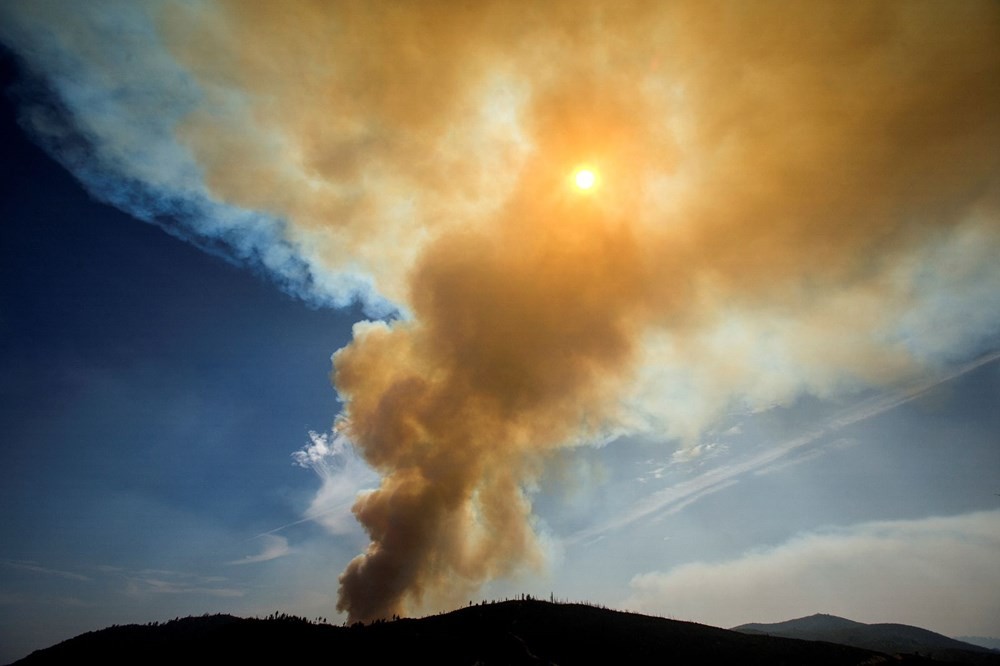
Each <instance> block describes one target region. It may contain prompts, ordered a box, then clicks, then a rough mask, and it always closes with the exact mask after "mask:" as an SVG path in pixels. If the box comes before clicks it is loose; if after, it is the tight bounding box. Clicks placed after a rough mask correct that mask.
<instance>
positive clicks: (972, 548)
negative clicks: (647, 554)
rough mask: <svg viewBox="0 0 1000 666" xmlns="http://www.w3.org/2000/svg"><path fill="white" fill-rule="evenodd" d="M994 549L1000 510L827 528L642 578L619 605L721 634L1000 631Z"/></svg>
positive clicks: (999, 573) (999, 571) (998, 542)
mask: <svg viewBox="0 0 1000 666" xmlns="http://www.w3.org/2000/svg"><path fill="white" fill-rule="evenodd" d="M998 547H1000V511H985V512H978V513H969V514H963V515H959V516H950V517H932V518H924V519H919V520H906V521H888V522H872V523H862V524H859V525H852V526H849V527H843V528H830V529H826V530H822V531H816V532H810V533H804V534H800V535H798V536H796V537H794V538H792V539H790V540H789V541H787V542H785V543H783V544H780V545H778V546H775V547H772V548H768V549H765V550H759V551H754V552H750V553H747V554H745V555H743V556H742V557H739V558H736V559H733V560H728V561H724V562H717V563H702V562H695V563H691V564H685V565H681V566H679V567H676V568H674V569H671V570H670V571H667V572H651V573H646V574H642V575H639V576H636V577H634V578H633V579H632V582H631V588H632V595H631V596H630V597H629V598H627V599H626V600H625V601H623V602H622V604H621V607H623V608H629V609H632V610H636V611H642V612H651V613H657V614H669V615H671V616H672V617H677V618H682V619H685V620H691V621H695V622H705V623H708V624H714V625H717V626H724V627H730V626H735V625H738V624H743V623H746V622H777V621H782V620H788V619H792V618H796V617H801V616H805V615H810V614H813V613H817V612H824V613H830V614H833V615H840V616H844V617H848V618H851V619H853V620H857V621H861V622H901V623H906V624H912V625H916V626H921V627H925V628H928V629H931V630H934V631H938V632H942V633H946V634H954V633H956V632H961V631H966V629H967V628H970V627H973V628H975V629H974V631H976V632H980V633H982V634H983V635H989V634H996V633H997V631H998V629H1000V625H997V623H996V618H997V617H1000V597H998V596H997V594H996V590H997V589H1000V564H998V563H997V559H996V552H997V548H998ZM969 630H970V631H971V630H972V629H969Z"/></svg>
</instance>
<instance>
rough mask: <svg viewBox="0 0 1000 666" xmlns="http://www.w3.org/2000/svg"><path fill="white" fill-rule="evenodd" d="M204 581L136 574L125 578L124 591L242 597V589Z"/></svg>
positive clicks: (134, 593) (137, 593)
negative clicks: (166, 578) (208, 583)
mask: <svg viewBox="0 0 1000 666" xmlns="http://www.w3.org/2000/svg"><path fill="white" fill-rule="evenodd" d="M205 582H206V581H200V580H199V581H191V582H187V581H178V580H164V579H163V578H151V577H144V576H137V577H132V578H128V579H127V580H126V586H125V593H126V594H129V595H131V596H141V595H144V594H192V595H206V596H210V597H242V596H243V594H244V591H243V590H242V589H239V588H236V587H220V586H213V585H207V584H204V583H205Z"/></svg>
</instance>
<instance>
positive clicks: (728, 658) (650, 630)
mask: <svg viewBox="0 0 1000 666" xmlns="http://www.w3.org/2000/svg"><path fill="white" fill-rule="evenodd" d="M317 657H319V658H320V660H321V661H323V662H331V663H336V664H355V663H399V664H415V663H433V664H464V665H471V664H482V665H483V666H487V665H490V664H515V665H520V664H560V665H561V666H572V665H573V664H720V663H722V664H747V665H755V664H759V665H764V664H767V665H771V664H810V665H814V666H825V665H829V666H839V665H844V666H846V665H855V664H878V663H887V664H888V663H892V664H894V665H895V664H903V665H911V664H933V663H935V662H933V661H930V660H928V659H925V658H922V657H913V656H908V657H904V658H902V659H894V658H893V657H889V656H887V655H884V654H878V653H876V652H873V651H870V650H866V649H861V648H856V647H850V646H846V645H834V644H831V643H816V642H807V641H799V640H790V639H786V638H774V637H769V636H762V635H752V634H749V633H740V632H735V631H728V630H726V629H718V628H715V627H708V626H705V625H700V624H693V623H690V622H678V621H675V620H666V619H663V618H658V617H649V616H645V615H637V614H632V613H622V612H618V611H611V610H605V609H601V608H595V607H593V606H587V605H581V604H552V603H548V602H542V601H510V602H503V603H493V604H484V605H478V606H470V607H468V608H463V609H461V610H457V611H453V612H451V613H447V614H444V615H436V616H432V617H426V618H422V619H418V620H413V619H402V620H395V621H380V622H377V623H374V624H370V625H367V626H362V625H360V624H359V625H356V626H354V627H335V626H330V625H326V624H313V623H310V622H307V621H306V620H303V619H301V618H295V617H287V616H279V617H278V618H274V619H267V620H260V619H241V618H237V617H233V616H230V615H214V616H207V617H190V618H185V619H182V620H174V621H171V622H167V623H165V624H159V625H144V626H139V625H130V626H120V627H111V628H109V629H103V630H101V631H96V632H91V633H87V634H83V635H81V636H77V637H76V638H72V639H70V640H68V641H65V642H63V643H60V644H58V645H56V646H53V647H50V648H47V649H45V650H39V651H37V652H34V653H32V654H31V655H29V656H28V657H26V658H24V659H22V660H21V661H19V662H17V664H18V666H21V665H24V666H38V665H44V664H74V663H80V664H89V663H95V664H102V665H106V664H141V663H179V664H184V666H193V665H194V664H204V663H213V664H215V663H283V664H286V663H315V662H316V661H317Z"/></svg>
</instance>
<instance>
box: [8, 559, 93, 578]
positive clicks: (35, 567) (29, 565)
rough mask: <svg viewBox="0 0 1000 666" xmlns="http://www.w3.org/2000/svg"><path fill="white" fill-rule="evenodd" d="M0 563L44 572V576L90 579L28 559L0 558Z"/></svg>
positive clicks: (14, 567) (24, 569) (40, 572)
mask: <svg viewBox="0 0 1000 666" xmlns="http://www.w3.org/2000/svg"><path fill="white" fill-rule="evenodd" d="M0 564H2V565H4V566H7V567H11V568H13V569H21V570H22V571H31V572H33V573H38V574H44V575H46V576H59V577H60V578H68V579H69V580H81V581H89V580H92V579H91V578H90V577H89V576H84V575H83V574H79V573H75V572H73V571H64V570H62V569H51V568H49V567H43V566H40V565H39V564H37V563H36V562H29V561H18V560H0Z"/></svg>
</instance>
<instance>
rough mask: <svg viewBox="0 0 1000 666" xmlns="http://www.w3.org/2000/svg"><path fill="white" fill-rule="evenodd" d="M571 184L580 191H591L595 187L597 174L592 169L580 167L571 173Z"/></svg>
mask: <svg viewBox="0 0 1000 666" xmlns="http://www.w3.org/2000/svg"><path fill="white" fill-rule="evenodd" d="M573 182H574V183H576V186H577V188H579V189H581V190H589V189H593V187H594V186H595V185H597V174H596V173H595V172H594V170H593V169H590V168H588V167H580V168H579V169H577V170H576V171H575V172H574V173H573Z"/></svg>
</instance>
